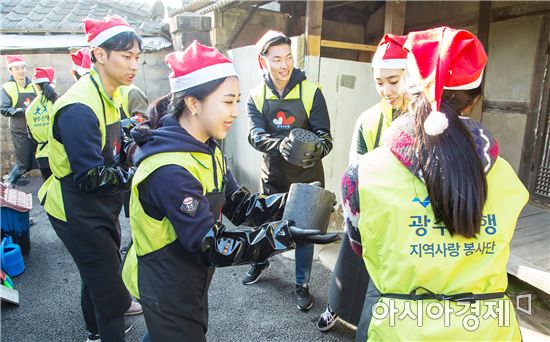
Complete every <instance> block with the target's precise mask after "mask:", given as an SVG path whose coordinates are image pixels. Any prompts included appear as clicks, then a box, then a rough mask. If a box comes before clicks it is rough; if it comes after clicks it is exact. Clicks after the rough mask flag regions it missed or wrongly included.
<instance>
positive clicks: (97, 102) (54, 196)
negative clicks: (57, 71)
mask: <svg viewBox="0 0 550 342" xmlns="http://www.w3.org/2000/svg"><path fill="white" fill-rule="evenodd" d="M92 78H93V79H94V80H95V82H96V83H97V85H98V87H99V91H100V93H101V96H102V99H103V102H102V100H101V98H100V97H99V96H98V90H97V89H96V87H95V85H94V83H93V82H92ZM75 103H81V104H83V105H85V106H87V107H89V108H90V109H91V110H92V111H93V112H94V114H95V115H96V116H97V120H98V121H99V130H100V132H101V148H102V149H104V148H105V142H106V138H107V130H106V127H107V126H109V125H111V124H114V123H116V122H120V113H119V108H120V92H119V90H118V88H117V90H115V92H114V93H113V96H112V97H111V98H109V96H107V94H106V93H105V90H104V89H103V87H102V86H101V79H100V78H99V75H98V73H97V71H96V70H95V69H92V70H91V71H90V73H89V74H87V75H84V76H82V77H81V78H80V79H79V80H78V82H76V83H75V84H74V85H73V86H72V87H71V88H69V90H67V92H66V93H65V94H64V95H63V96H61V97H60V98H59V99H57V101H55V104H54V105H53V108H52V112H51V116H50V123H49V126H48V157H49V162H50V169H51V170H52V176H50V178H48V179H47V180H46V182H45V183H44V184H43V185H42V187H41V188H40V190H39V191H38V198H39V199H40V201H41V203H43V205H44V209H45V210H46V212H47V213H48V214H50V215H52V216H53V217H55V218H57V219H59V220H61V221H64V222H66V221H67V219H66V215H65V206H64V203H63V196H62V193H61V184H60V181H59V180H60V179H61V178H63V177H65V176H67V175H69V174H71V173H72V170H71V165H70V163H69V159H68V157H67V152H66V151H65V146H64V145H63V144H62V143H61V142H59V141H58V140H57V139H55V138H54V135H53V127H54V122H55V117H56V115H57V113H59V112H60V111H61V109H63V108H64V107H66V106H68V105H71V104H75ZM103 106H105V116H104V115H103V109H104V108H103ZM46 195H47V196H46Z"/></svg>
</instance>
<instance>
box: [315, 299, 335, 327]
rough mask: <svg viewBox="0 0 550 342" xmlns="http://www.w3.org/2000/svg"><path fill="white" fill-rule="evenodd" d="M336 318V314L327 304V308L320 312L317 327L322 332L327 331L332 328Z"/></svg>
mask: <svg viewBox="0 0 550 342" xmlns="http://www.w3.org/2000/svg"><path fill="white" fill-rule="evenodd" d="M337 319H338V315H337V314H336V313H335V312H332V311H331V310H330V306H328V305H327V309H326V310H325V312H323V313H322V314H321V317H319V320H318V321H317V329H319V330H321V331H322V332H326V331H329V330H330V329H332V327H333V326H334V324H335V323H336V321H337Z"/></svg>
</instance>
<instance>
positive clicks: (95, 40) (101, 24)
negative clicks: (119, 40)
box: [83, 15, 135, 47]
mask: <svg viewBox="0 0 550 342" xmlns="http://www.w3.org/2000/svg"><path fill="white" fill-rule="evenodd" d="M83 21H84V31H85V32H86V39H87V40H88V43H90V45H91V46H92V47H97V46H100V45H101V44H103V43H105V42H106V41H107V40H109V39H111V38H112V37H114V36H116V35H117V34H119V33H122V32H135V31H134V29H133V28H132V27H131V26H130V24H128V22H127V21H126V20H124V19H123V18H121V17H119V16H118V15H114V16H111V17H105V18H103V19H102V20H96V19H89V18H85V19H84V20H83Z"/></svg>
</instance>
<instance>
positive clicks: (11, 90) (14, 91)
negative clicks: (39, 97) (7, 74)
mask: <svg viewBox="0 0 550 342" xmlns="http://www.w3.org/2000/svg"><path fill="white" fill-rule="evenodd" d="M2 88H4V90H5V91H6V93H8V95H9V96H10V98H11V106H12V107H13V106H15V105H16V104H17V101H18V97H19V94H20V93H35V91H34V86H33V84H32V82H29V84H27V86H26V87H21V86H19V85H18V84H17V82H15V81H9V82H6V83H4V84H3V85H2Z"/></svg>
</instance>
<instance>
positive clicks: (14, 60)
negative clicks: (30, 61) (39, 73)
mask: <svg viewBox="0 0 550 342" xmlns="http://www.w3.org/2000/svg"><path fill="white" fill-rule="evenodd" d="M6 63H7V65H8V69H9V68H11V67H14V66H18V65H27V63H25V60H24V59H23V56H21V55H6Z"/></svg>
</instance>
